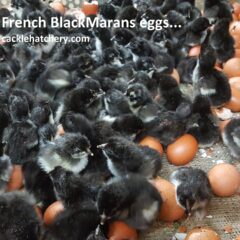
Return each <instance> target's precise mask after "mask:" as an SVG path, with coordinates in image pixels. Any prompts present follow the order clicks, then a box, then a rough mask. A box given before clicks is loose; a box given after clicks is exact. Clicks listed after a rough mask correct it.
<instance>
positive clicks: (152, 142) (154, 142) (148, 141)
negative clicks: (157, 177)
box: [139, 136, 163, 155]
mask: <svg viewBox="0 0 240 240" xmlns="http://www.w3.org/2000/svg"><path fill="white" fill-rule="evenodd" d="M139 144H140V145H142V146H147V147H149V148H152V149H154V150H156V151H157V152H159V154H160V155H162V154H163V147H162V144H161V143H160V142H159V140H158V139H156V138H154V137H150V136H147V137H145V138H144V139H143V140H141V142H140V143H139Z"/></svg>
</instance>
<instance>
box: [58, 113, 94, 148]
mask: <svg viewBox="0 0 240 240" xmlns="http://www.w3.org/2000/svg"><path fill="white" fill-rule="evenodd" d="M60 123H61V124H62V126H63V129H64V131H65V132H70V133H76V132H77V133H81V134H82V135H85V136H86V137H87V138H88V139H89V140H90V142H91V143H92V142H93V141H94V132H93V124H92V123H91V122H90V121H89V120H88V119H87V118H86V117H85V116H84V115H83V114H81V113H75V112H71V111H69V112H67V113H65V114H63V116H62V117H61V119H60Z"/></svg>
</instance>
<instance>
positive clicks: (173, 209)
mask: <svg viewBox="0 0 240 240" xmlns="http://www.w3.org/2000/svg"><path fill="white" fill-rule="evenodd" d="M152 184H153V185H154V186H155V187H156V188H157V190H158V192H159V193H160V195H161V197H162V200H163V203H162V206H161V210H160V213H159V220H161V221H166V222H173V221H176V220H179V219H181V218H183V217H184V216H185V212H184V209H183V208H182V207H180V206H179V205H178V204H177V200H176V189H175V186H174V185H173V184H172V183H170V182H169V181H167V180H165V179H162V178H157V179H155V180H154V181H152Z"/></svg>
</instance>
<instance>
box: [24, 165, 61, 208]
mask: <svg viewBox="0 0 240 240" xmlns="http://www.w3.org/2000/svg"><path fill="white" fill-rule="evenodd" d="M22 171H23V176H24V187H25V189H26V191H27V192H29V193H30V194H32V195H33V196H34V197H35V199H36V201H37V203H38V206H40V207H41V209H42V211H43V212H44V211H45V210H46V209H47V208H48V206H50V205H51V204H52V203H54V202H55V201H56V200H57V198H56V195H55V192H54V188H53V184H52V180H51V178H50V176H49V175H48V174H47V173H46V172H44V171H43V170H42V169H41V168H40V166H39V165H38V163H37V162H36V161H28V162H25V163H24V164H23V166H22Z"/></svg>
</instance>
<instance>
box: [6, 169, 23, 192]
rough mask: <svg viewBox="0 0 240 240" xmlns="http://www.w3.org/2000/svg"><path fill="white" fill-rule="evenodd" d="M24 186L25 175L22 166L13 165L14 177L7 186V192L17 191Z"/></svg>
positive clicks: (12, 176)
mask: <svg viewBox="0 0 240 240" xmlns="http://www.w3.org/2000/svg"><path fill="white" fill-rule="evenodd" d="M22 186H23V173H22V167H21V166H20V165H13V169H12V175H11V177H10V180H9V182H8V185H7V191H8V192H10V191H16V190H19V189H20V188H21V187H22Z"/></svg>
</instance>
